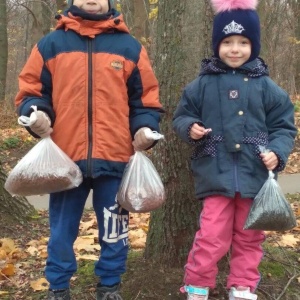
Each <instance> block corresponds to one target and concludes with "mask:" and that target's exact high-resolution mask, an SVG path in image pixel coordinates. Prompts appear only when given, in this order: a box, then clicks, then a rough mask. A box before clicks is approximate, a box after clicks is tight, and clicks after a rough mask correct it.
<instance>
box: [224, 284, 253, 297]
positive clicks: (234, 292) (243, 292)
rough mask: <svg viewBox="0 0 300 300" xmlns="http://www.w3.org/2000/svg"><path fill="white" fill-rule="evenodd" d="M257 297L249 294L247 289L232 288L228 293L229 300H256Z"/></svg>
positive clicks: (242, 287) (243, 287)
mask: <svg viewBox="0 0 300 300" xmlns="http://www.w3.org/2000/svg"><path fill="white" fill-rule="evenodd" d="M256 299H257V295H256V294H253V293H251V292H250V288H249V287H245V286H238V287H237V288H235V287H232V288H231V289H230V291H229V300H256Z"/></svg>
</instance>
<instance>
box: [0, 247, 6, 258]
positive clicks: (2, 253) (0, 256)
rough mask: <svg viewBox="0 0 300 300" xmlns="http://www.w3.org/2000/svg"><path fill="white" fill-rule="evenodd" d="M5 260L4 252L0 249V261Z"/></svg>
mask: <svg viewBox="0 0 300 300" xmlns="http://www.w3.org/2000/svg"><path fill="white" fill-rule="evenodd" d="M3 259H6V251H5V250H4V249H1V248H0V260H3Z"/></svg>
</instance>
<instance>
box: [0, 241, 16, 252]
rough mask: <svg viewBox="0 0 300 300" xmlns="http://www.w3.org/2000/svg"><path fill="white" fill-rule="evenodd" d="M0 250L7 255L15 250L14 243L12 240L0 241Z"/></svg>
mask: <svg viewBox="0 0 300 300" xmlns="http://www.w3.org/2000/svg"><path fill="white" fill-rule="evenodd" d="M0 249H2V250H4V251H5V252H6V253H7V254H8V253H10V252H11V251H12V250H14V249H15V242H14V241H13V240H12V239H6V238H5V239H0Z"/></svg>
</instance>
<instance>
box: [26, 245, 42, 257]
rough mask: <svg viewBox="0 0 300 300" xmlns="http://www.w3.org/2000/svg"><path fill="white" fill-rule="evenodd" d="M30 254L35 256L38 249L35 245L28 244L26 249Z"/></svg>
mask: <svg viewBox="0 0 300 300" xmlns="http://www.w3.org/2000/svg"><path fill="white" fill-rule="evenodd" d="M26 251H27V252H28V253H29V254H30V255H31V256H36V255H37V253H38V252H39V250H38V249H37V248H36V247H33V246H30V247H28V248H27V250H26Z"/></svg>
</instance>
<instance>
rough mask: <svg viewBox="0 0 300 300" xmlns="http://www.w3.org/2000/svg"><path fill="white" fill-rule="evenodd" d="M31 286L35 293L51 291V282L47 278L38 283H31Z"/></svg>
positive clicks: (37, 281) (39, 280)
mask: <svg viewBox="0 0 300 300" xmlns="http://www.w3.org/2000/svg"><path fill="white" fill-rule="evenodd" d="M30 286H31V288H32V289H33V290H34V291H44V290H48V289H49V282H48V281H47V280H46V278H40V279H38V280H36V281H31V282H30Z"/></svg>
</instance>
